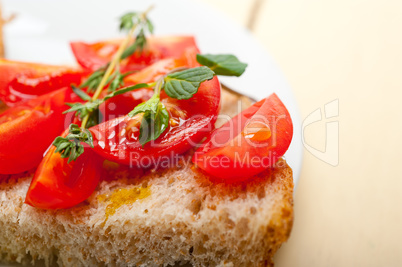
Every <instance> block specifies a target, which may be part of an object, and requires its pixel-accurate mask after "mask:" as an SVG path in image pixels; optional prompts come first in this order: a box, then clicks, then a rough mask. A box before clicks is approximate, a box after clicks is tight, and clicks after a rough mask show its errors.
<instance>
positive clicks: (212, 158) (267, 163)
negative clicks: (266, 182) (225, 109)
mask: <svg viewBox="0 0 402 267" xmlns="http://www.w3.org/2000/svg"><path fill="white" fill-rule="evenodd" d="M292 136H293V125H292V120H291V118H290V115H289V112H288V111H287V109H286V107H285V106H284V105H283V103H282V102H281V100H280V99H279V98H278V96H277V95H276V94H272V95H270V96H269V97H268V98H265V99H263V100H261V101H259V102H257V103H255V104H254V105H253V106H251V107H250V108H248V109H246V110H244V111H243V112H242V113H240V114H239V115H237V116H236V117H234V118H233V119H232V120H230V121H229V122H227V123H226V124H224V125H223V126H222V127H220V128H219V129H217V130H215V131H214V132H213V133H212V134H211V136H210V137H209V138H208V139H207V140H206V141H205V142H204V143H203V145H202V146H201V147H200V148H199V149H198V150H197V151H196V153H195V155H194V157H193V162H194V163H196V164H197V165H198V167H200V168H201V169H202V170H204V171H205V172H207V173H208V174H210V175H212V176H214V177H218V178H221V179H223V180H224V181H226V182H238V181H243V180H246V179H248V178H250V177H252V176H254V175H256V174H258V173H260V172H262V171H263V170H265V169H267V168H269V167H271V166H273V164H274V163H275V162H276V161H277V160H278V159H279V158H280V157H282V156H283V154H285V152H286V150H287V149H288V147H289V145H290V142H291V140H292Z"/></svg>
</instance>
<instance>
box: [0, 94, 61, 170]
mask: <svg viewBox="0 0 402 267" xmlns="http://www.w3.org/2000/svg"><path fill="white" fill-rule="evenodd" d="M68 92H69V91H68V88H63V89H59V90H57V91H54V92H51V93H48V94H45V95H42V96H40V97H38V98H35V99H32V100H29V101H27V102H23V103H20V104H18V105H16V106H15V107H12V108H9V109H7V110H6V111H5V112H3V113H1V114H0V174H13V173H19V172H24V171H27V170H29V169H32V168H34V167H35V166H37V165H38V164H39V163H40V161H41V160H42V157H43V153H44V152H45V151H46V149H47V148H48V147H49V145H50V144H51V143H52V141H53V140H54V138H55V137H56V136H58V135H59V134H60V132H61V131H63V130H64V126H65V125H64V115H63V114H62V112H63V111H64V110H65V109H66V108H67V106H65V105H64V102H65V101H66V99H68V98H69V94H68Z"/></svg>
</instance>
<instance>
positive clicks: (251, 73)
mask: <svg viewBox="0 0 402 267" xmlns="http://www.w3.org/2000/svg"><path fill="white" fill-rule="evenodd" d="M151 4H154V5H155V8H154V10H153V11H152V12H151V13H150V18H151V20H152V21H153V22H154V24H155V34H190V35H195V37H196V38H197V41H198V44H199V46H200V48H201V51H203V52H208V53H233V54H235V55H237V56H238V57H239V58H240V59H241V60H242V61H244V62H247V63H248V64H249V67H248V68H247V71H246V72H245V74H244V75H243V76H242V77H241V78H222V79H221V80H222V81H223V82H224V83H225V84H227V85H228V86H229V87H231V88H233V89H236V90H237V91H239V92H240V93H243V94H245V95H249V96H251V97H253V98H255V99H262V98H263V97H266V96H268V95H269V94H271V93H272V92H275V93H277V95H278V96H279V97H280V98H281V100H282V101H283V102H284V103H285V105H286V106H287V108H288V109H289V112H290V114H291V117H292V119H293V124H294V137H293V140H292V144H291V146H290V148H289V150H288V152H287V153H286V154H285V157H286V160H287V161H288V163H289V165H290V166H291V167H292V168H293V171H294V181H295V184H297V181H298V179H299V174H300V168H301V163H302V143H301V132H300V128H301V127H300V126H301V123H300V115H299V112H298V108H297V105H296V102H295V99H294V97H293V94H292V92H291V89H290V87H289V85H288V83H287V82H286V80H285V78H284V76H283V75H282V73H281V71H280V70H279V69H278V67H277V66H276V64H275V63H274V61H273V60H272V58H271V57H270V55H269V54H268V53H267V52H266V51H265V50H264V49H263V48H262V47H261V45H260V44H259V43H257V41H256V40H255V39H254V38H253V36H252V35H251V34H250V33H249V32H248V31H247V30H246V29H245V28H243V27H241V26H240V25H236V24H235V23H234V22H233V21H231V20H230V19H228V18H227V17H226V16H225V15H224V14H221V13H219V12H217V11H215V10H211V8H210V7H208V6H205V5H204V4H202V3H200V2H196V1H185V0H170V1H163V0H153V1H144V0H113V1H106V0H87V1H83V0H56V1H55V0H36V1H32V0H3V7H4V12H5V13H6V14H11V13H16V14H17V18H16V19H15V20H14V21H13V22H11V23H10V24H9V25H7V27H6V28H5V45H6V52H7V57H8V58H9V59H14V60H22V61H33V62H43V63H52V64H61V63H71V64H74V63H75V61H74V58H73V55H72V53H71V51H70V48H69V44H68V43H69V41H71V40H84V41H96V40H100V39H107V38H113V37H118V36H120V34H119V32H118V31H117V28H118V18H119V17H120V16H121V15H122V14H124V13H125V12H128V11H141V10H145V9H146V8H147V7H148V6H149V5H151Z"/></svg>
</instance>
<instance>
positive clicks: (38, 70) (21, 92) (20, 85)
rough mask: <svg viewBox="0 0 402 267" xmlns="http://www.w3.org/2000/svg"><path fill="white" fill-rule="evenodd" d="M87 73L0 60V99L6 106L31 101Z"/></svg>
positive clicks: (79, 79)
mask: <svg viewBox="0 0 402 267" xmlns="http://www.w3.org/2000/svg"><path fill="white" fill-rule="evenodd" d="M86 74H87V71H83V70H80V69H76V68H71V67H66V66H52V65H44V64H36V63H25V62H18V61H9V60H5V59H0V99H1V100H2V101H4V102H5V103H6V104H7V105H8V106H14V105H15V104H16V103H18V102H21V101H26V100H29V99H33V98H35V97H37V96H40V95H43V94H46V93H49V92H51V91H54V90H57V89H60V88H62V87H65V86H69V85H70V84H72V83H74V84H79V83H81V80H82V78H83V77H84V76H85V75H86Z"/></svg>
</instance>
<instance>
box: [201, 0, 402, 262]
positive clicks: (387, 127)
mask: <svg viewBox="0 0 402 267" xmlns="http://www.w3.org/2000/svg"><path fill="white" fill-rule="evenodd" d="M204 1H205V2H207V3H208V4H210V5H211V6H213V7H215V8H217V9H220V10H222V11H223V12H224V13H226V14H227V15H228V16H229V17H231V18H232V19H233V20H234V21H236V22H238V23H241V24H243V25H245V26H251V27H252V31H253V33H254V35H255V36H256V37H257V39H259V40H260V41H261V42H262V43H263V44H264V46H265V47H266V49H267V50H268V51H269V52H270V53H271V54H272V56H273V57H274V58H275V60H276V61H277V63H278V65H279V66H280V68H281V69H282V70H283V72H284V73H285V76H286V77H287V79H288V81H289V83H290V84H291V86H292V89H293V92H294V94H295V96H296V99H297V101H298V103H299V106H300V111H301V114H302V117H303V118H305V117H306V116H307V115H308V114H310V113H311V112H313V111H314V110H316V109H317V108H320V107H323V106H324V105H325V104H326V103H328V102H330V101H332V100H334V99H339V111H340V116H339V117H338V118H335V120H339V135H340V137H339V143H340V146H339V165H338V166H337V167H332V166H330V165H328V164H326V163H324V162H322V161H320V160H319V159H317V158H315V157H314V156H312V155H311V154H310V153H309V152H307V151H305V154H304V163H303V169H302V174H301V179H300V183H299V185H298V188H297V191H296V197H295V224H294V228H293V231H292V234H291V237H290V239H289V241H288V242H287V243H286V244H285V245H283V247H282V248H281V249H280V250H279V252H278V253H277V255H276V257H275V261H276V266H278V267H281V266H402V245H401V242H402V158H401V149H402V1H400V0H394V1H392V0H388V1H387V0H384V1H379V0H337V1H329V0H304V1H300V0H253V1H250V0H219V1H215V0H204ZM332 120H334V119H332ZM329 121H331V119H330V120H329ZM299 127H300V126H299ZM305 134H306V140H307V142H308V143H309V144H310V145H312V146H314V147H317V148H320V149H322V150H324V147H325V122H323V123H318V124H316V125H314V126H311V127H309V128H308V129H306V131H305Z"/></svg>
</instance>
